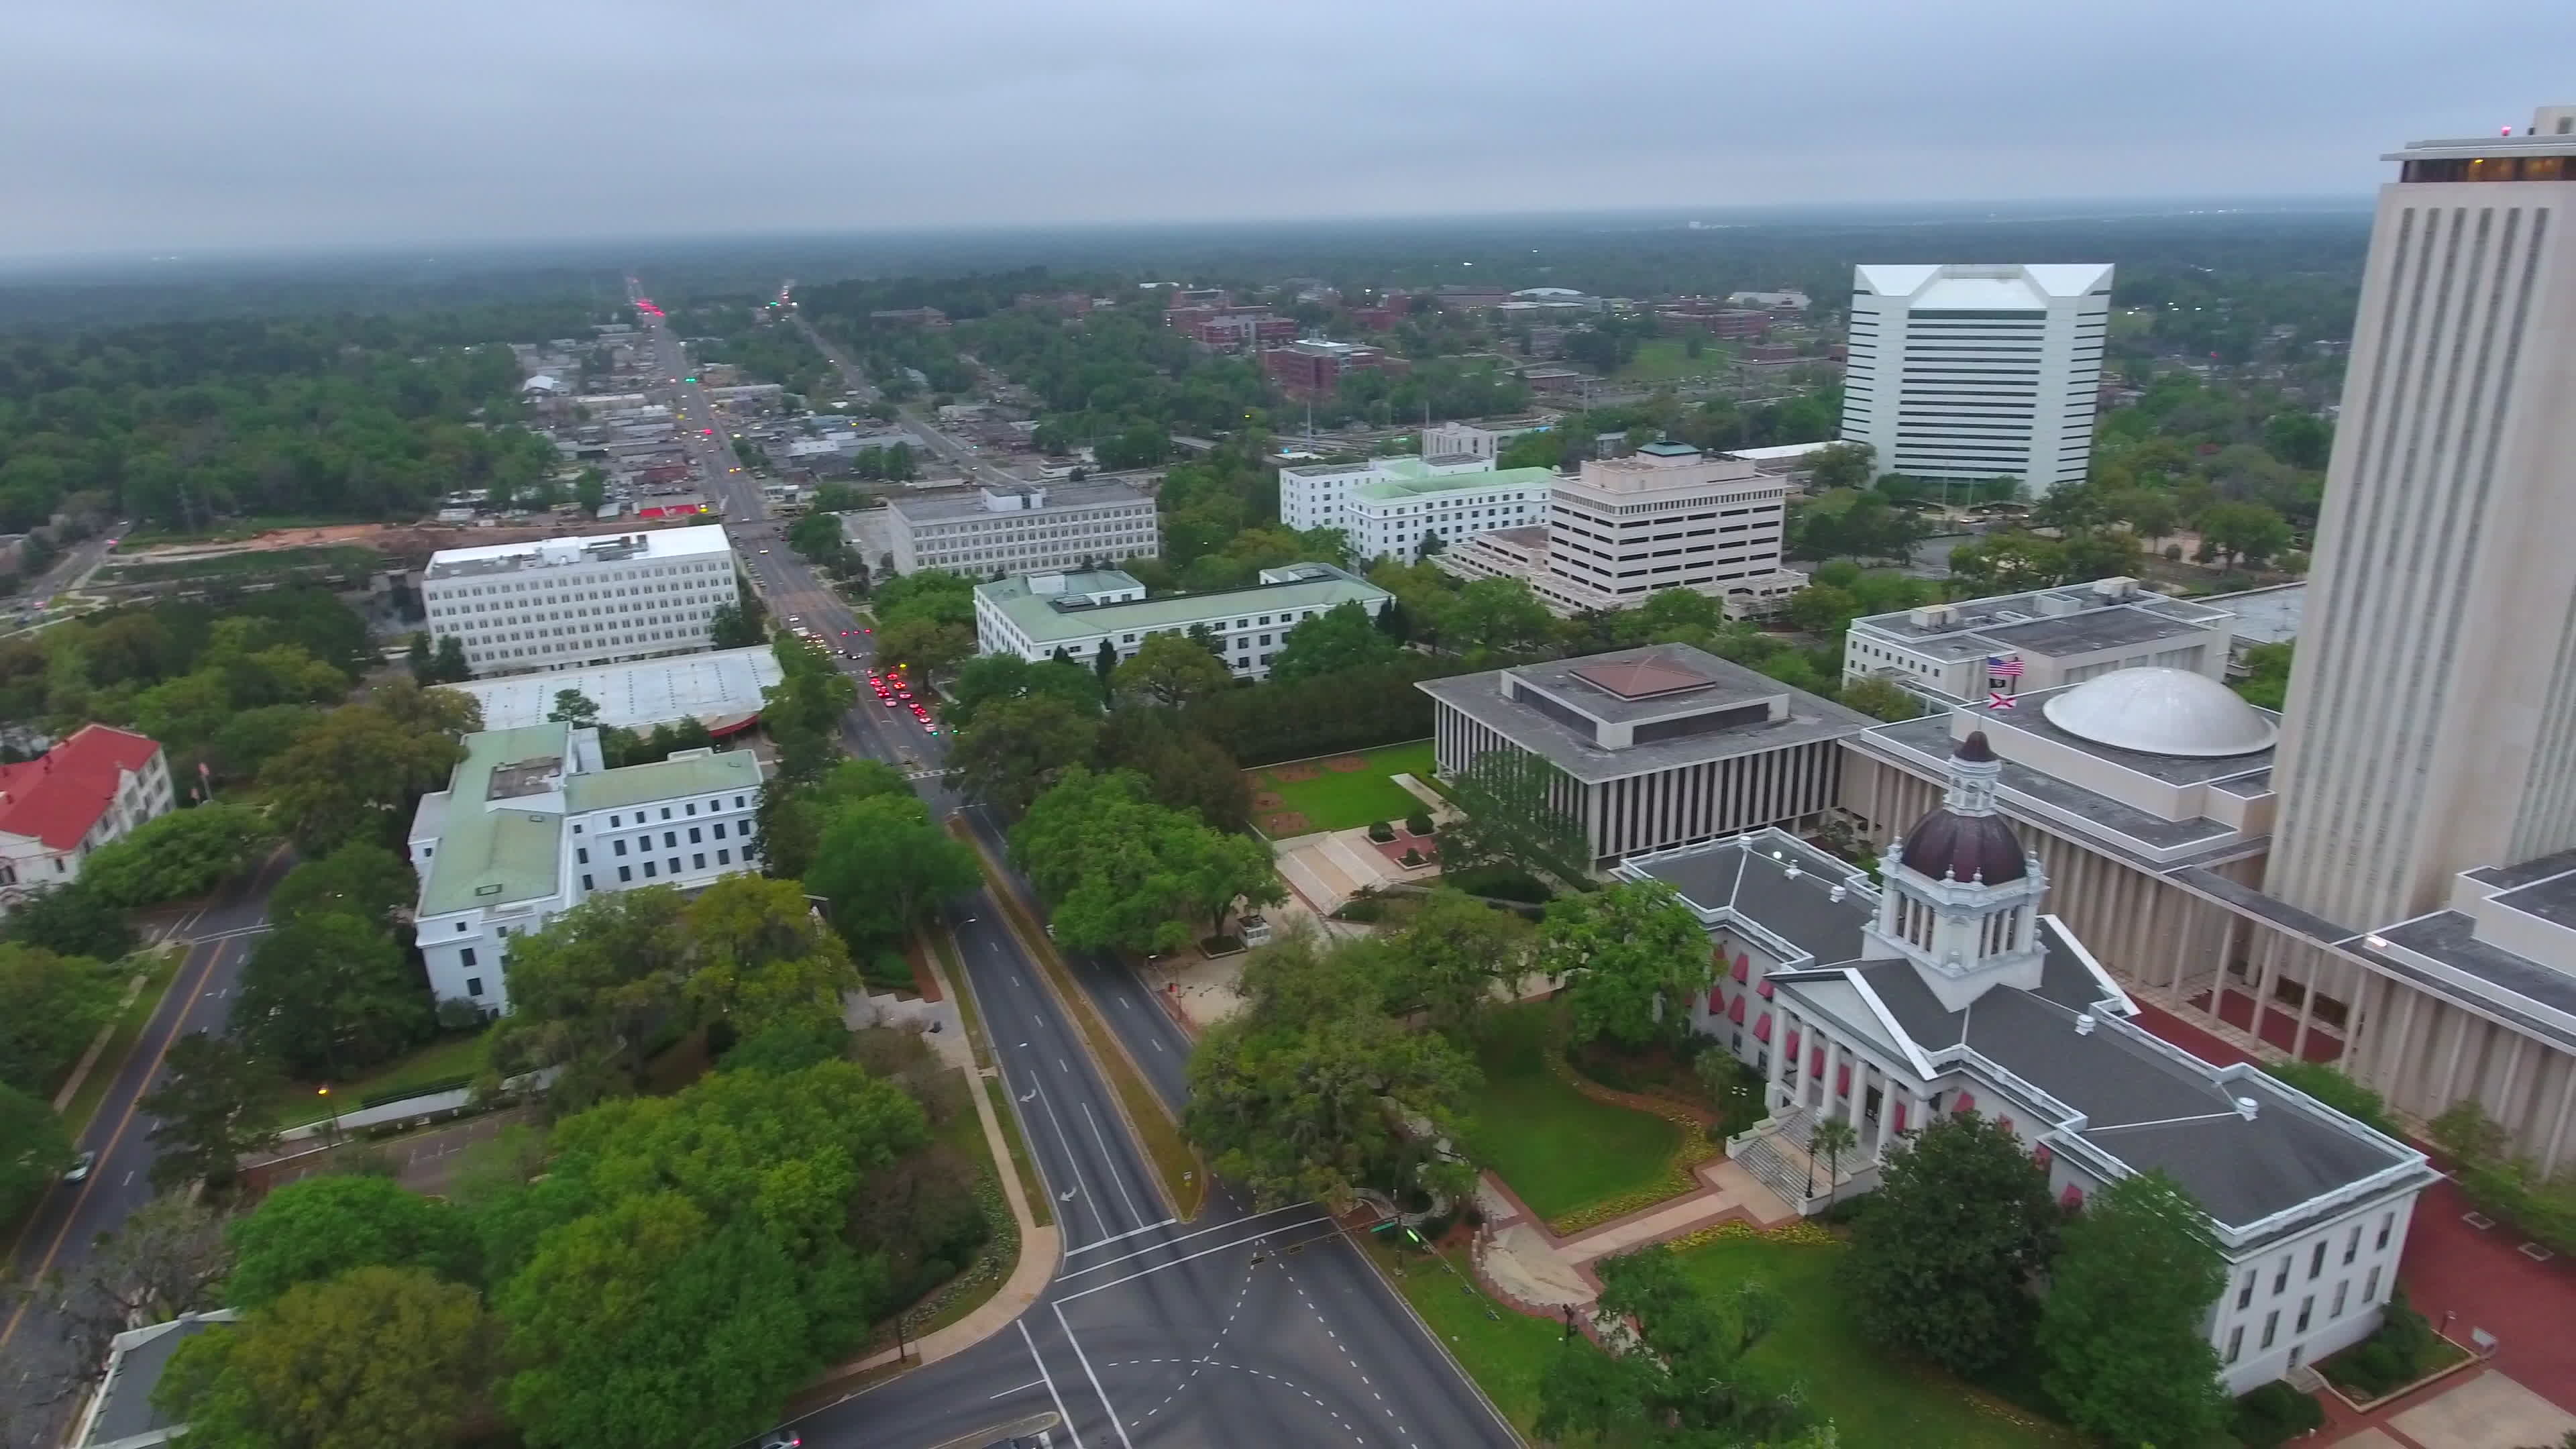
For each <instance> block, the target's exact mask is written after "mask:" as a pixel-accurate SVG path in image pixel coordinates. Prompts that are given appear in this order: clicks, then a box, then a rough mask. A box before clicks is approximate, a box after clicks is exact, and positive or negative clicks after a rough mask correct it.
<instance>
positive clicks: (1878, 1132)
mask: <svg viewBox="0 0 2576 1449" xmlns="http://www.w3.org/2000/svg"><path fill="white" fill-rule="evenodd" d="M2212 687H2213V688H2215V687H2216V686H2212ZM1943 766H1944V776H1945V779H1944V783H1943V789H1942V792H1941V794H1940V795H1939V796H1938V797H1937V798H1936V799H1935V800H1934V801H1933V803H1932V804H1930V805H1929V806H1928V807H1927V808H1926V809H1925V810H1923V812H1922V813H1921V814H1920V815H1918V816H1916V817H1914V818H1912V819H1911V820H1909V821H1908V822H1907V823H1906V825H1905V827H1904V831H1903V835H1902V838H1901V839H1900V840H1897V841H1892V842H1891V843H1890V844H1889V847H1888V850H1887V854H1886V856H1885V857H1884V858H1883V859H1882V860H1881V861H1880V869H1879V876H1880V879H1878V880H1873V879H1872V878H1871V875H1870V873H1869V872H1866V871H1862V870H1859V869H1857V868H1855V867H1854V866H1852V865H1851V864H1850V863H1849V862H1847V861H1843V860H1838V859H1835V858H1834V857H1832V856H1830V855H1827V854H1825V853H1823V852H1822V851H1819V850H1816V849H1814V848H1812V847H1810V846H1808V845H1807V844H1806V843H1805V842H1803V841H1801V840H1799V839H1798V838H1796V837H1795V836H1793V835H1791V834H1789V833H1787V832H1785V831H1778V830H1770V831H1762V832H1757V833H1749V834H1746V835H1744V836H1741V837H1738V838H1736V839H1733V840H1727V841H1720V842H1713V843H1710V844H1705V845H1697V846H1691V847H1687V848H1684V849H1682V850H1677V851H1669V852H1663V853H1658V854H1653V855H1644V856H1636V857H1631V858H1630V859H1629V860H1627V861H1626V862H1624V863H1622V864H1621V865H1620V866H1619V867H1618V870H1617V871H1616V874H1618V875H1620V876H1623V877H1626V878H1628V879H1631V880H1658V881H1663V882H1665V883H1667V884H1669V885H1671V886H1672V887H1673V888H1674V889H1675V890H1677V891H1679V892H1680V894H1681V896H1682V899H1683V900H1684V901H1685V902H1686V903H1687V904H1688V905H1689V906H1690V907H1691V909H1692V910H1693V911H1694V912H1695V913H1697V914H1698V916H1699V917H1700V919H1701V921H1702V922H1703V923H1704V924H1705V925H1706V927H1707V930H1708V933H1709V936H1710V938H1711V940H1712V943H1713V946H1714V954H1715V956H1716V958H1717V960H1718V962H1719V963H1720V965H1719V978H1718V984H1717V986H1716V987H1715V988H1714V989H1712V990H1711V991H1709V992H1708V993H1707V996H1706V997H1705V999H1704V1000H1702V1001H1699V1002H1695V1003H1693V1005H1692V1009H1691V1022H1692V1025H1693V1027H1694V1028H1696V1029H1697V1030H1698V1031H1699V1032H1700V1033H1701V1034H1703V1035H1705V1036H1708V1037H1710V1038H1712V1039H1714V1040H1715V1041H1717V1042H1718V1043H1719V1044H1721V1045H1723V1046H1725V1047H1726V1048H1727V1049H1728V1050H1729V1051H1730V1052H1732V1054H1733V1055H1734V1056H1735V1057H1736V1058H1737V1060H1739V1061H1742V1062H1743V1063H1745V1064H1746V1065H1748V1066H1750V1067H1752V1068H1753V1069H1754V1070H1755V1071H1756V1072H1758V1073H1759V1074H1760V1075H1761V1076H1762V1077H1763V1079H1764V1081H1765V1082H1766V1084H1767V1085H1766V1090H1765V1106H1766V1107H1767V1108H1768V1115H1767V1116H1766V1117H1765V1119H1764V1120H1763V1121H1762V1122H1761V1123H1760V1124H1758V1125H1757V1126H1755V1127H1754V1128H1753V1129H1752V1130H1750V1131H1747V1132H1744V1133H1742V1134H1739V1135H1738V1136H1736V1137H1735V1138H1733V1139H1731V1140H1730V1141H1729V1143H1728V1151H1727V1155H1728V1157H1729V1158H1730V1159H1731V1160H1733V1161H1736V1162H1738V1163H1741V1164H1743V1165H1744V1166H1745V1167H1746V1169H1747V1170H1749V1171H1751V1172H1752V1173H1753V1174H1754V1175H1755V1176H1756V1177H1758V1178H1760V1179H1762V1181H1763V1182H1765V1183H1766V1184H1767V1185H1769V1186H1770V1187H1771V1188H1772V1190H1773V1191H1775V1192H1777V1193H1779V1194H1780V1195H1781V1196H1782V1197H1783V1198H1784V1199H1785V1200H1787V1201H1789V1202H1791V1203H1794V1204H1798V1205H1799V1206H1800V1207H1801V1209H1802V1210H1804V1211H1809V1212H1813V1211H1816V1210H1819V1209H1821V1208H1823V1207H1824V1206H1826V1205H1827V1204H1828V1203H1830V1202H1832V1201H1835V1200H1837V1199H1838V1198H1845V1197H1849V1196H1851V1195H1853V1194H1854V1193H1857V1192H1866V1191H1869V1190H1871V1189H1874V1188H1876V1187H1877V1186H1878V1185H1879V1182H1880V1171H1881V1166H1882V1164H1883V1163H1884V1161H1885V1160H1886V1154H1887V1152H1888V1150H1889V1149H1890V1148H1891V1147H1893V1146H1895V1145H1896V1144H1897V1143H1898V1142H1899V1141H1900V1140H1901V1139H1902V1138H1903V1137H1904V1136H1905V1135H1906V1134H1907V1133H1909V1132H1914V1131H1919V1130H1920V1129H1921V1128H1922V1127H1923V1126H1924V1125H1925V1124H1927V1123H1929V1122H1932V1121H1935V1120H1937V1119H1938V1118H1940V1117H1941V1116H1942V1115H1944V1114H1950V1113H1959V1112H1976V1113H1980V1114H1982V1115H1983V1116H1984V1117H1985V1118H1986V1119H1987V1120H1989V1121H1991V1122H1994V1123H1996V1124H1998V1125H2000V1126H2002V1127H2004V1128H2005V1129H2006V1130H2008V1131H2010V1132H2011V1133H2013V1134H2014V1135H2015V1136H2016V1137H2018V1138H2019V1139H2020V1140H2021V1141H2022V1142H2023V1143H2024V1144H2026V1145H2027V1146H2028V1148H2029V1150H2030V1154H2031V1156H2032V1157H2033V1158H2034V1159H2036V1160H2037V1161H2038V1162H2039V1163H2040V1164H2041V1166H2042V1167H2044V1168H2045V1169H2046V1171H2047V1173H2048V1178H2049V1184H2050V1188H2051V1190H2052V1192H2053V1194H2054V1195H2055V1196H2056V1198H2057V1200H2058V1202H2059V1203H2060V1204H2061V1205H2062V1206H2064V1207H2066V1208H2068V1209H2073V1208H2076V1207H2080V1206H2081V1205H2082V1204H2083V1203H2084V1201H2085V1200H2086V1199H2087V1198H2089V1197H2091V1196H2092V1195H2093V1194H2095V1193H2098V1192H2100V1191H2102V1190H2103V1189H2104V1188H2105V1187H2108V1186H2109V1185H2110V1184H2111V1183H2113V1182H2116V1181H2118V1180H2119V1179H2121V1178H2123V1177H2127V1176H2130V1175H2132V1174H2134V1173H2138V1172H2144V1171H2149V1170H2162V1171H2164V1172H2166V1173H2169V1174H2171V1175H2172V1176H2173V1177H2174V1179H2175V1180H2176V1181H2177V1182H2179V1183H2180V1184H2181V1185H2182V1186H2183V1187H2184V1188H2185V1189H2186V1190H2188V1191H2189V1192H2190V1193H2191V1194H2192V1196H2193V1197H2194V1198H2195V1199H2196V1200H2197V1201H2198V1202H2199V1203H2200V1205H2201V1209H2202V1211H2203V1212H2204V1213H2205V1214H2206V1218H2207V1225H2208V1227H2209V1230H2210V1233H2211V1236H2212V1237H2213V1238H2215V1239H2216V1241H2217V1243H2218V1247H2219V1251H2220V1253H2221V1254H2222V1255H2223V1257H2224V1259H2225V1261H2226V1265H2227V1286H2226V1288H2225V1290H2224V1291H2223V1292H2222V1293H2221V1294H2220V1296H2219V1298H2218V1301H2217V1302H2216V1303H2214V1304H2212V1305H2211V1307H2210V1309H2209V1314H2208V1317H2207V1318H2206V1319H2205V1320H2204V1322H2203V1324H2202V1331H2203V1332H2204V1333H2205V1334H2206V1335H2207V1338H2208V1342H2209V1344H2210V1347H2211V1348H2212V1349H2213V1350H2215V1351H2216V1355H2217V1358H2218V1362H2219V1365H2220V1368H2219V1373H2220V1377H2221V1379H2222V1381H2223V1382H2224V1383H2225V1384H2226V1386H2227V1389H2228V1390H2229V1392H2231V1393H2239V1394H2241V1393H2244V1392H2246V1391H2247V1390H2250V1389H2252V1388H2255V1387H2256V1386H2258V1385H2261V1384H2265V1383H2269V1382H2271V1381H2272V1380H2274V1379H2277V1378H2281V1377H2283V1376H2284V1375H2285V1374H2287V1373H2288V1372H2290V1371H2291V1370H2292V1369H2295V1368H2297V1367H2299V1366H2300V1365H2302V1364H2307V1363H2312V1362H2314V1361H2315V1360H2317V1359H2319V1358H2321V1357H2323V1356H2324V1355H2326V1354H2329V1353H2332V1352H2334V1351H2335V1350H2337V1349H2339V1348H2343V1347H2345V1346H2347V1345H2349V1344H2352V1343H2355V1342H2358V1341H2360V1340H2361V1339H2363V1338H2365V1337H2367V1336H2369V1334H2370V1333H2371V1332H2372V1330H2374V1329H2376V1328H2377V1327H2378V1326H2379V1321H2380V1310H2381V1307H2382V1306H2383V1305H2384V1304H2385V1303H2386V1302H2387V1300H2388V1297H2389V1294H2390V1293H2391V1292H2392V1291H2393V1290H2394V1289H2395V1287H2396V1282H2397V1268H2398V1259H2399V1257H2400V1255H2401V1254H2402V1253H2403V1252H2404V1251H2405V1245H2406V1232H2407V1227H2408V1225H2409V1223H2410V1222H2411V1221H2412V1218H2413V1214H2414V1209H2415V1203H2416V1199H2417V1197H2418V1196H2420V1195H2421V1194H2422V1192H2423V1190H2424V1189H2425V1188H2426V1187H2427V1186H2428V1185H2430V1184H2431V1183H2432V1182H2433V1181H2435V1180H2436V1178H2437V1177H2438V1176H2439V1174H2437V1173H2436V1172H2435V1171H2434V1170H2433V1168H2432V1166H2431V1165H2430V1164H2429V1163H2428V1162H2426V1160H2425V1157H2424V1154H2423V1153H2421V1152H2418V1151H2416V1150H2415V1149H2413V1148H2412V1147H2409V1146H2407V1145H2406V1144H2404V1143H2402V1142H2398V1141H2395V1140H2393V1139H2391V1138H2389V1137H2386V1136H2383V1135H2381V1134H2380V1133H2378V1132H2375V1131H2373V1130H2371V1129H2370V1128H2368V1127H2366V1126H2363V1125H2362V1124H2361V1123H2359V1122H2357V1121H2354V1120H2353V1119H2352V1118H2350V1117H2347V1116H2345V1115H2344V1114H2342V1113H2340V1112H2338V1111H2335V1110H2334V1109H2333V1108H2331V1107H2328V1106H2326V1105H2325V1104H2324V1103H2322V1102H2319V1101H2317V1100H2316V1099H2315V1098H2313V1097H2310V1096H2308V1095H2307V1094H2305V1093H2303V1092H2300V1091H2298V1090H2296V1089H2294V1088H2291V1087H2289V1086H2287V1085H2286V1084H2284V1083H2282V1082H2280V1081H2277V1080H2276V1079H2274V1078H2272V1077H2271V1076H2269V1075H2267V1074H2265V1073H2264V1072H2263V1071H2261V1070H2260V1069H2258V1068H2256V1067H2253V1066H2249V1065H2243V1064H2238V1065H2231V1066H2225V1067H2221V1066H2215V1065H2212V1064H2211V1063H2209V1062H2206V1061H2203V1060H2201V1059H2200V1058H2198V1057H2195V1056H2192V1055H2191V1054H2189V1053H2187V1052H2185V1051H2182V1050H2181V1049H2179V1048H2177V1047H2174V1046H2172V1045H2169V1044H2168V1043H2166V1042H2164V1041H2162V1040H2160V1039H2158V1038H2157V1037H2155V1036H2153V1035H2151V1034H2150V1033H2148V1032H2147V1031H2145V1030H2143V1029H2141V1028H2140V1027H2139V1026H2138V1025H2136V1024H2135V1022H2134V1021H2133V1020H2132V1018H2134V1017H2136V1016H2137V1015H2138V1014H2139V1008H2138V1006H2137V1004H2136V1002H2135V1001H2133V1000H2132V999H2131V997H2130V996H2129V994H2128V993H2127V992H2126V991H2124V990H2123V989H2122V988H2121V987H2120V985H2119V983H2118V982H2116V981H2114V980H2113V979H2112V978H2111V976H2110V975H2109V974H2108V973H2107V972H2105V971H2104V969H2103V967H2102V965H2101V963H2100V962H2098V961H2097V960H2095V959H2094V957H2093V955H2092V953H2091V952H2090V951H2088V950H2087V949H2086V944H2085V942H2084V940H2083V939H2082V938H2081V937H2080V936H2079V935H2078V934H2077V933H2076V932H2074V931H2072V930H2070V929H2069V928H2068V926H2067V925H2066V923H2065V922H2063V921H2061V920H2060V919H2059V918H2058V917H2056V916H2054V915H2051V914H2048V913H2047V906H2048V903H2049V888H2050V885H2051V883H2052V882H2051V877H2050V874H2049V872H2048V869H2047V867H2046V866H2045V865H2044V864H2043V862H2042V861H2041V860H2040V859H2038V858H2036V857H2033V856H2029V855H2026V854H2024V852H2023V849H2022V846H2021V843H2020V841H2019V840H2018V839H2017V838H2016V835H2015V832H2014V830H2013V828H2012V827H2011V826H2010V825H2008V824H2006V823H2005V821H2004V820H2003V818H2002V817H2001V815H2000V814H1999V813H1998V810H1997V805H1996V798H1995V793H1996V787H1997V784H1998V780H1999V762H1998V761H1997V759H1996V758H1995V756H1994V755H1993V753H1992V752H1991V751H1989V750H1988V749H1987V747H1986V740H1985V737H1984V736H1983V735H1982V734H1978V733H1974V732H1971V733H1969V734H1968V735H1966V736H1965V737H1964V738H1962V739H1960V740H1959V741H1958V742H1957V744H1956V746H1955V747H1954V749H1953V750H1952V752H1951V753H1950V756H1949V757H1948V758H1947V759H1946V760H1945V761H1944V762H1943ZM1829 1119H1830V1120H1839V1121H1842V1122H1846V1123H1848V1124H1849V1125H1850V1126H1851V1127H1852V1128H1853V1129H1854V1131H1855V1132H1856V1134H1857V1136H1858V1139H1859V1141H1858V1146H1857V1150H1856V1151H1854V1152H1850V1153H1846V1154H1844V1155H1843V1156H1842V1157H1841V1158H1840V1159H1839V1161H1814V1160H1812V1159H1811V1158H1810V1156H1809V1154H1808V1153H1807V1151H1806V1149H1805V1144H1806V1143H1807V1142H1808V1141H1809V1140H1810V1139H1811V1134H1812V1132H1813V1130H1814V1127H1815V1124H1816V1123H1817V1122H1818V1121H1820V1120H1829ZM1836 1168H1839V1169H1840V1171H1841V1173H1842V1181H1840V1182H1839V1183H1837V1182H1835V1181H1833V1174H1834V1171H1835V1169H1836Z"/></svg>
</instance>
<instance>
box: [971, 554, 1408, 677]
mask: <svg viewBox="0 0 2576 1449" xmlns="http://www.w3.org/2000/svg"><path fill="white" fill-rule="evenodd" d="M1394 597H1395V596H1394V595H1392V594H1390V593H1388V592H1387V591H1386V590H1384V589H1381V588H1379V587H1378V586H1377V585H1375V584H1372V583H1370V582H1369V581H1368V580H1366V579H1363V578H1361V577H1359V576H1358V575H1356V574H1353V573H1350V572H1348V571H1346V570H1343V569H1339V568H1335V567H1334V566H1332V565H1331V564H1322V563H1300V564H1288V565H1286V566H1284V567H1280V568H1275V569H1263V570H1262V571H1261V582H1259V583H1258V584H1255V585H1253V586H1252V587H1251V588H1246V589H1225V590H1221V591H1219V592H1216V593H1207V594H1166V595H1164V596H1162V597H1160V598H1150V599H1149V598H1147V597H1146V596H1145V586H1144V585H1143V584H1142V583H1139V582H1138V581H1137V580H1136V578H1135V576H1134V575H1132V574H1125V573H1120V572H1118V571H1117V570H1115V569H1098V570H1092V571H1089V572H1077V573H1054V574H1030V575H1025V576H1023V577H1020V578H1012V579H1002V580H999V581H997V582H994V583H989V584H979V585H977V586H976V588H975V642H976V647H977V649H978V650H979V651H980V652H982V653H985V654H1016V655H1018V656H1020V657H1021V658H1023V659H1027V660H1031V661H1037V660H1043V659H1051V658H1053V657H1054V656H1055V652H1056V651H1057V650H1059V649H1062V650H1064V651H1065V652H1066V653H1067V654H1069V655H1070V656H1071V657H1072V658H1073V659H1074V660H1075V661H1076V662H1077V663H1089V662H1090V661H1092V660H1093V659H1096V658H1097V657H1098V656H1099V651H1100V647H1101V645H1102V644H1104V643H1106V644H1107V645H1108V646H1109V647H1111V648H1112V649H1115V650H1116V651H1117V652H1118V657H1119V658H1121V659H1125V658H1127V657H1129V656H1131V655H1133V654H1134V653H1135V652H1136V650H1137V649H1138V648H1139V647H1140V646H1142V644H1143V643H1144V641H1145V640H1147V639H1150V638H1152V637H1153V636H1154V635H1156V634H1187V633H1189V632H1190V631H1191V630H1193V629H1203V630H1204V631H1205V633H1206V635H1207V637H1208V638H1209V640H1210V642H1211V643H1212V645H1213V646H1214V648H1215V651H1216V654H1217V657H1218V658H1219V659H1220V660H1222V661H1223V662H1224V663H1225V665H1226V667H1227V668H1228V669H1230V670H1232V671H1233V673H1234V675H1235V677H1236V678H1238V679H1261V678H1265V677H1267V676H1268V675H1269V673H1270V661H1271V658H1272V656H1273V655H1275V654H1276V653H1277V652H1278V650H1279V646H1280V645H1281V644H1284V643H1285V642H1287V636H1288V631H1289V630H1290V629H1293V628H1295V627H1296V626H1297V625H1299V624H1301V623H1304V622H1305V621H1306V620H1308V619H1312V618H1315V617H1316V616H1318V615H1320V614H1323V613H1326V612H1328V611H1330V610H1332V609H1334V608H1337V607H1339V606H1340V605H1342V604H1346V603H1353V604H1358V605H1359V606H1360V607H1361V608H1363V609H1365V610H1367V611H1368V613H1369V615H1370V617H1372V618H1374V617H1376V616H1377V615H1379V614H1382V613H1384V612H1386V606H1387V604H1388V603H1389V602H1390V601H1391V600H1392V599H1393V598H1394Z"/></svg>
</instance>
